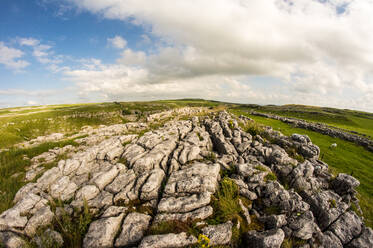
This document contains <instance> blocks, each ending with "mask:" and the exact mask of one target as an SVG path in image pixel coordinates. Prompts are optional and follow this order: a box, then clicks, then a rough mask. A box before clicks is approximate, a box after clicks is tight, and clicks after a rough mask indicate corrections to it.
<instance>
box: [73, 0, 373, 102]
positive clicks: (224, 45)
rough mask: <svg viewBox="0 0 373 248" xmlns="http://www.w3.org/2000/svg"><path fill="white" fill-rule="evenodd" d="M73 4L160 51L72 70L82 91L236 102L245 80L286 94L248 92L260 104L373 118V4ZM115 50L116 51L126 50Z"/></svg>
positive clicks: (196, 0)
mask: <svg viewBox="0 0 373 248" xmlns="http://www.w3.org/2000/svg"><path fill="white" fill-rule="evenodd" d="M68 1H69V2H72V3H74V4H75V5H76V6H77V7H78V8H79V9H83V10H88V11H90V12H92V13H96V14H99V15H101V16H103V17H105V18H110V19H119V20H123V21H130V22H132V23H134V24H135V25H142V26H144V27H145V30H148V31H149V33H151V35H152V37H158V39H159V40H161V41H164V43H162V44H163V45H162V46H160V47H158V48H157V50H156V51H152V53H150V54H149V53H148V54H145V53H143V52H135V51H132V50H129V49H126V50H125V51H123V52H122V53H121V58H120V59H118V61H117V64H113V65H100V66H97V67H96V68H95V69H90V70H87V69H83V70H70V71H69V72H68V75H69V77H71V79H72V80H74V82H77V83H78V85H80V86H81V90H82V91H87V92H88V91H89V92H93V91H95V92H102V94H106V95H107V96H110V95H115V94H116V95H117V96H119V95H121V94H122V95H123V96H125V95H127V93H126V92H133V93H134V94H136V92H137V93H138V94H140V92H141V94H143V95H145V94H148V95H154V96H155V95H159V96H161V95H162V90H164V92H163V96H167V95H169V94H170V92H171V93H172V94H178V93H177V92H184V93H185V94H204V95H208V94H210V93H211V92H210V91H211V86H216V87H217V89H216V90H215V92H216V95H220V96H221V97H228V96H230V99H231V100H235V98H238V97H237V96H236V95H241V94H240V92H239V91H240V87H242V89H246V88H245V87H246V86H247V84H246V83H245V80H244V79H243V78H245V77H247V76H258V75H260V76H265V77H269V78H275V79H276V80H277V82H278V87H279V89H281V90H278V91H277V92H276V93H274V92H265V91H263V90H262V89H261V88H260V87H257V88H255V87H251V89H250V90H249V92H251V97H252V98H251V99H254V98H255V99H257V101H261V100H263V99H267V101H273V102H274V103H282V102H283V101H288V102H289V101H293V100H298V101H299V102H300V103H308V104H324V103H326V104H327V102H328V101H329V102H330V104H331V105H333V106H335V105H338V106H340V107H357V108H359V107H360V106H362V99H364V101H365V102H364V104H363V105H364V106H367V107H365V108H366V109H367V108H370V109H372V108H373V107H369V106H373V99H372V98H369V97H370V96H371V95H372V92H371V89H372V87H373V86H372V84H373V80H372V79H373V76H372V74H373V69H372V68H373V33H372V32H371V30H373V22H372V18H371V14H372V13H373V1H372V0H360V1H353V0H327V1H320V0H296V1H292V0H286V1H285V0H266V1H263V0H180V1H173V0H159V1H157V3H156V4H149V1H147V0H136V1H132V0H111V1H100V0H79V1H78V0H68ZM341 9H342V10H343V11H342V10H341ZM121 39H122V38H121V37H118V40H119V41H120V40H121ZM115 40H116V37H114V38H112V40H110V43H111V44H112V45H113V46H115V47H117V48H121V49H124V48H125V46H126V44H123V43H120V42H119V43H118V44H117V45H115V44H114V43H115ZM144 40H145V39H144ZM214 82H219V83H214ZM232 82H234V83H232ZM224 84H226V85H227V86H226V87H224ZM189 85H192V86H193V87H196V88H197V89H198V90H197V91H195V90H194V88H193V87H189ZM233 85H235V86H234V87H233ZM147 89H148V90H149V91H146V90H147ZM170 89H171V90H170ZM227 89H228V90H227ZM226 90H227V91H226ZM233 90H237V91H238V93H236V95H235V93H233ZM268 90H271V89H268ZM352 90H353V91H354V92H355V94H354V95H352V94H349V93H348V92H349V91H352ZM231 91H232V92H231ZM246 91H248V90H243V92H246ZM229 92H231V93H229ZM253 92H255V93H256V94H254V93H253ZM346 92H347V93H346ZM289 95H290V96H291V97H288V96H289ZM242 99H244V98H242ZM247 102H250V99H247Z"/></svg>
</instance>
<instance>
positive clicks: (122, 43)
mask: <svg viewBox="0 0 373 248" xmlns="http://www.w3.org/2000/svg"><path fill="white" fill-rule="evenodd" d="M107 41H108V43H109V45H110V46H112V47H115V48H118V49H123V48H125V47H126V45H127V41H126V40H125V39H124V38H122V37H121V36H119V35H116V36H114V37H113V38H108V39H107Z"/></svg>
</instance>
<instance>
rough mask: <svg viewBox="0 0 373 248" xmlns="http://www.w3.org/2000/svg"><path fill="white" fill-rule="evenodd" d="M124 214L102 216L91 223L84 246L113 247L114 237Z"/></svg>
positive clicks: (91, 247)
mask: <svg viewBox="0 0 373 248" xmlns="http://www.w3.org/2000/svg"><path fill="white" fill-rule="evenodd" d="M123 217H124V214H121V215H119V216H118V217H109V218H102V219H99V220H96V221H94V222H92V223H91V224H90V225H89V229H88V232H87V234H86V236H85V237H84V240H83V247H84V248H110V247H113V243H114V238H115V236H116V234H117V232H118V231H119V228H120V223H121V221H122V219H123Z"/></svg>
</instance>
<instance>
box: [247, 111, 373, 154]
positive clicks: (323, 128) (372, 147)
mask: <svg viewBox="0 0 373 248" xmlns="http://www.w3.org/2000/svg"><path fill="white" fill-rule="evenodd" d="M251 114H252V115H257V116H262V117H266V118H271V119H275V120H280V121H282V122H285V123H288V124H291V125H294V126H295V127H299V128H303V129H307V130H311V131H315V132H318V133H321V134H325V135H328V136H331V137H336V138H340V139H343V140H347V141H350V142H354V143H355V144H358V145H361V146H363V147H365V148H366V149H367V150H368V151H371V152H373V140H371V139H368V138H366V137H363V136H361V135H356V134H352V133H349V132H346V131H343V130H341V129H338V128H335V127H331V126H328V125H325V124H322V123H312V122H307V121H304V120H300V119H296V118H288V117H282V116H277V115H272V114H265V113H259V112H255V111H252V112H251Z"/></svg>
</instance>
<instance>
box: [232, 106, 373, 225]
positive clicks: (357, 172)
mask: <svg viewBox="0 0 373 248" xmlns="http://www.w3.org/2000/svg"><path fill="white" fill-rule="evenodd" d="M231 112H232V113H234V114H236V115H241V114H243V115H246V116H248V117H250V118H252V119H253V120H255V121H256V122H257V123H259V124H262V125H265V126H271V127H272V128H273V129H274V130H278V131H280V132H282V133H283V134H284V135H292V134H293V133H298V134H306V135H308V136H309V137H310V138H311V140H312V142H313V143H314V144H316V145H317V146H319V147H320V150H321V155H320V158H321V159H322V160H323V161H325V162H326V163H327V164H328V165H329V169H330V170H331V171H332V172H333V174H337V173H347V174H352V175H353V176H354V177H356V178H357V179H358V180H359V181H360V186H359V187H358V188H357V191H358V193H359V196H358V198H359V200H360V206H361V208H362V210H363V213H364V217H365V222H366V224H367V225H368V226H370V227H373V197H372V196H373V184H372V178H373V153H372V152H369V151H367V150H366V149H364V148H363V147H362V146H358V145H356V144H354V143H352V142H348V141H344V140H341V139H338V138H333V137H330V136H327V135H323V134H320V133H317V132H313V131H309V130H305V129H300V128H295V127H293V126H291V125H289V124H286V123H283V122H281V121H278V120H273V119H268V118H265V117H260V116H254V115H250V114H248V113H247V111H242V110H232V111H231ZM258 130H260V128H258ZM333 143H336V144H337V145H338V146H337V148H335V149H331V148H330V145H331V144H333Z"/></svg>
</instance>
